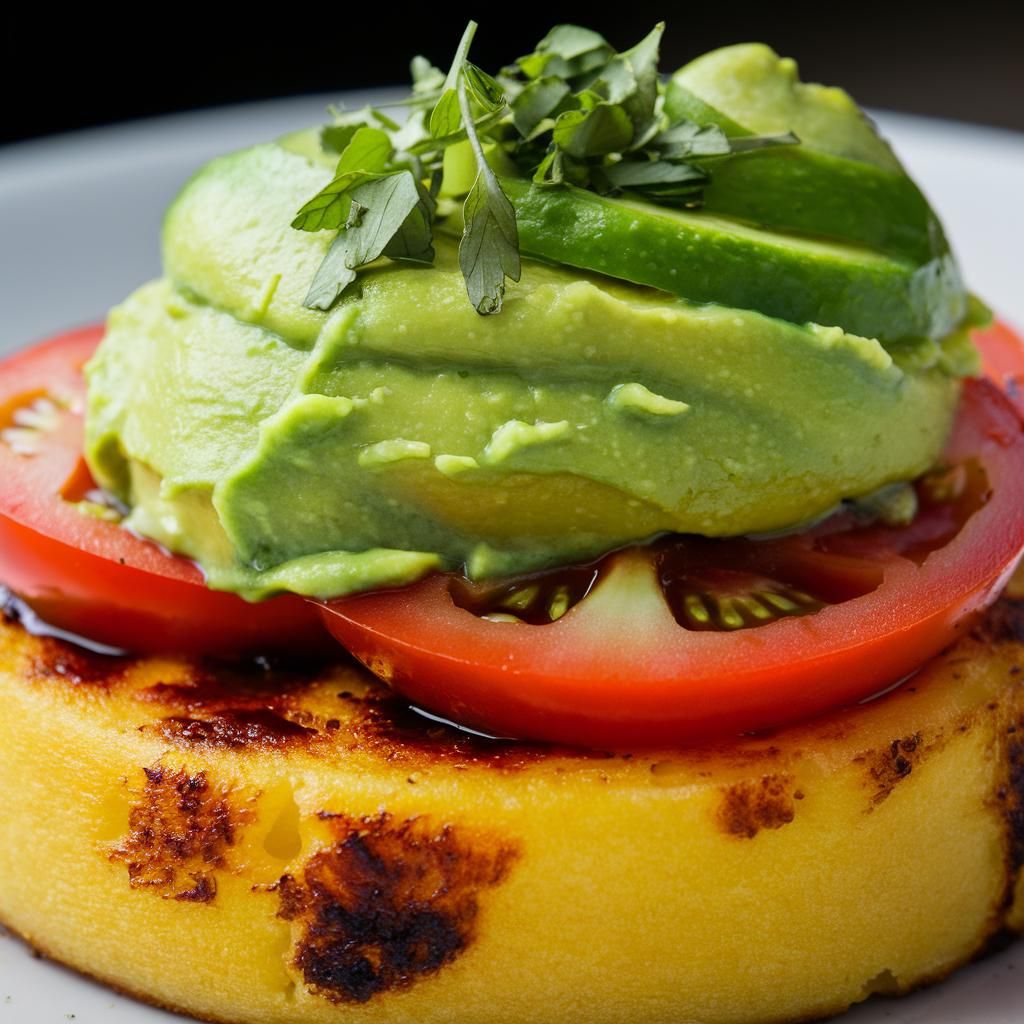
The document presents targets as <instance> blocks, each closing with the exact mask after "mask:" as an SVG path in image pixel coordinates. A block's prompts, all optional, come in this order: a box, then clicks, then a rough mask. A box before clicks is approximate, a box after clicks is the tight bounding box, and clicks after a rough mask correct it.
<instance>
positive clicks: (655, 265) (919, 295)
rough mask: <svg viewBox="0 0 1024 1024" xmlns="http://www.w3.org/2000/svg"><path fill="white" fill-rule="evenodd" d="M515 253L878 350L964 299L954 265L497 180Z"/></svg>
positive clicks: (958, 313)
mask: <svg viewBox="0 0 1024 1024" xmlns="http://www.w3.org/2000/svg"><path fill="white" fill-rule="evenodd" d="M502 187H503V188H504V189H505V191H506V192H507V193H508V195H509V198H510V199H511V200H512V203H513V205H514V206H515V208H516V218H517V224H518V227H519V241H520V246H521V248H522V251H523V252H524V253H527V254H528V255H532V256H535V257H537V258H539V259H545V260H551V261H553V262H558V263H564V264H566V265H568V266H575V267H581V268H585V269H587V270H592V271H597V272H599V273H603V274H608V275H609V276H611V277H616V278H619V279H622V280H626V281H633V282H635V283H637V284H643V285H648V286H650V287H653V288H659V289H661V290H662V291H665V292H669V293H673V294H675V295H678V296H680V297H683V298H686V299H688V300H690V301H691V302H714V303H717V304H719V305H724V306H733V307H738V308H741V309H756V310H760V311H761V312H762V313H765V314H766V315H768V316H773V317H778V318H780V319H782V320H788V321H790V322H791V323H797V324H801V323H818V324H828V325H835V326H839V327H842V328H843V329H844V330H845V331H848V332H849V333H851V334H859V335H862V336H864V337H869V338H877V339H879V340H880V341H882V342H883V343H888V342H897V341H901V340H903V339H906V338H922V337H923V338H933V339H935V338H940V337H942V336H944V335H946V334H948V333H949V332H950V331H952V330H953V329H954V328H955V327H956V326H957V325H958V324H959V323H960V321H961V320H962V319H963V317H964V314H965V312H966V309H967V295H966V292H965V290H964V286H963V282H962V281H961V279H960V274H959V270H958V268H957V266H956V263H955V261H954V260H953V258H952V256H951V255H948V254H947V255H945V256H941V257H938V258H936V259H932V260H929V261H928V262H927V263H925V264H924V265H921V266H918V265H916V264H914V263H912V262H909V261H907V260H903V259H897V258H894V257H888V256H884V255H882V254H880V253H875V252H872V251H870V250H867V249H860V248H853V247H850V246H846V245H841V244H838V243H831V242H826V241H818V240H815V239H810V238H801V237H797V236H793V235H781V234H777V233H775V232H770V231H763V230H760V229H758V228H755V227H750V226H748V225H744V224H741V223H738V222H736V221H732V220H728V219H726V218H723V217H717V216H714V215H711V214H708V213H704V212H690V211H685V210H670V209H668V208H665V207H653V206H650V205H647V204H641V203H636V202H631V201H629V200H627V199H614V198H609V197H607V196H600V195H596V194H595V193H593V192H587V191H584V190H582V189H578V188H575V187H574V186H571V185H563V186H559V187H555V188H552V187H542V186H538V185H533V184H531V183H529V182H525V181H522V180H519V179H512V178H505V179H502Z"/></svg>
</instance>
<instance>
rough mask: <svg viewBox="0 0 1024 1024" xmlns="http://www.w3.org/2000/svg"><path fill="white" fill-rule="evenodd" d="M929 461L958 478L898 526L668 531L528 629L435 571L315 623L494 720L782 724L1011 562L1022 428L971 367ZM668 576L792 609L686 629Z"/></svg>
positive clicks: (668, 725)
mask: <svg viewBox="0 0 1024 1024" xmlns="http://www.w3.org/2000/svg"><path fill="white" fill-rule="evenodd" d="M1018 360H1019V365H1020V366H1021V367H1024V360H1021V359H1020V358H1019V353H1018ZM945 460H946V462H947V463H948V465H949V466H950V467H952V474H953V476H954V477H956V476H959V477H961V478H962V479H961V483H960V491H961V492H962V493H961V494H960V496H959V497H956V496H954V498H953V499H952V500H946V501H936V502H931V503H929V502H927V501H926V502H925V504H924V506H923V507H922V511H921V513H920V514H919V516H918V517H917V519H915V521H914V523H913V524H912V525H910V526H908V527H905V528H883V527H871V528H867V529H864V530H856V529H853V530H851V529H845V530H835V528H834V524H825V526H823V527H822V528H820V529H819V530H815V531H810V532H808V533H806V534H804V535H801V536H798V537H793V538H787V539H785V540H782V541H776V542H765V543H762V544H758V543H757V542H752V541H738V542H732V543H729V542H710V541H700V540H694V541H690V542H687V541H682V542H679V543H680V544H681V545H682V547H677V548H676V549H675V550H676V552H677V554H676V555H675V556H673V557H675V558H676V560H677V563H678V562H679V559H680V558H681V559H682V566H683V568H682V569H680V565H679V564H676V566H675V568H672V567H671V566H670V567H669V569H668V570H666V569H665V565H666V557H667V556H666V555H665V549H664V548H661V547H659V546H658V545H654V546H651V547H648V548H632V549H627V550H625V551H623V552H619V553H617V554H615V555H613V556H610V557H609V558H608V559H606V560H605V561H604V562H603V563H602V564H601V565H600V566H599V567H596V568H595V567H589V568H583V569H580V570H578V572H579V573H582V575H581V576H578V577H577V578H576V579H575V581H573V580H570V581H569V582H567V583H564V584H560V585H563V586H564V587H565V593H563V594H561V596H560V597H559V599H560V600H563V601H568V602H569V603H572V602H573V601H575V603H574V604H572V607H571V608H570V609H569V610H568V611H567V612H566V613H565V614H564V615H562V616H561V617H559V618H557V620H556V621H548V622H546V623H544V624H541V621H542V620H541V619H539V618H537V617H536V616H533V615H532V614H531V609H530V607H525V608H524V611H525V614H524V615H522V616H519V615H517V616H516V617H515V619H514V620H512V621H501V620H502V619H503V618H504V619H509V618H511V616H509V615H502V614H499V615H497V616H493V617H491V618H485V617H483V614H482V613H481V607H474V605H473V600H472V599H471V598H470V599H467V597H466V594H467V592H469V593H472V592H473V588H468V590H467V585H466V584H463V583H459V582H458V581H456V580H454V579H453V578H452V577H450V576H443V575H436V576H433V577H430V578H428V579H426V580H424V581H423V582H421V583H418V584H415V585H414V586H411V587H407V588H404V589H402V590H395V591H385V592H379V593H375V594H366V595H361V596H358V597H353V598H348V599H345V600H340V601H334V602H330V603H327V604H325V605H323V617H324V621H325V623H326V624H327V626H328V628H329V629H330V630H331V631H332V633H333V634H334V635H335V636H336V637H337V638H338V639H339V640H340V641H341V642H342V643H343V644H345V646H346V647H348V649H349V650H350V651H352V653H354V654H355V655H356V657H358V658H359V659H360V660H361V661H363V662H364V663H365V664H366V665H368V666H369V667H370V668H371V669H372V670H373V671H374V672H376V673H377V674H378V675H380V676H381V677H382V678H384V679H385V680H386V681H387V682H388V683H389V684H390V685H391V686H392V687H394V689H396V690H397V691H398V692H400V693H402V694H403V695H404V696H405V697H407V698H408V699H409V700H410V701H411V702H412V703H413V704H416V705H418V706H421V707H423V708H425V709H428V710H429V711H431V712H434V713H436V714H438V715H440V716H442V717H444V718H447V719H450V720H452V721H455V722H458V723H461V724H463V725H467V726H471V727H473V728H476V729H479V730H482V731H484V732H488V733H491V734H495V735H502V736H514V737H520V738H524V739H531V740H550V741H555V742H559V743H575V744H579V745H583V746H591V747H601V748H630V747H638V746H660V745H670V744H677V743H681V742H694V741H699V740H704V739H708V738H711V737H718V736H725V735H735V734H738V733H741V732H749V731H754V730H762V729H767V728H772V727H775V726H780V725H784V724H786V723H789V722H793V721H796V720H799V719H803V718H807V717H810V716H813V715H815V714H818V713H820V712H823V711H825V710H828V709H831V708H835V707H838V706H841V705H844V704H850V703H853V702H856V701H860V700H863V699H865V698H868V697H870V696H872V695H873V694H875V693H878V692H879V691H881V690H883V689H885V688H887V687H889V686H891V685H893V684H894V683H896V682H898V681H899V680H900V679H902V678H903V677H905V676H907V675H908V674H909V673H912V672H913V671H915V670H916V669H917V668H918V667H919V666H920V665H921V664H923V663H924V662H925V661H926V660H927V659H929V658H930V657H932V656H934V655H935V654H937V653H938V652H939V651H940V650H942V648H944V647H945V646H946V645H948V644H949V643H950V642H951V641H953V640H954V639H955V638H956V637H957V635H958V633H959V632H960V631H962V630H963V629H965V628H967V625H968V624H969V622H970V621H971V617H972V615H973V614H975V613H977V612H979V611H980V610H981V609H983V608H984V607H986V606H987V605H988V604H989V603H991V602H992V601H993V600H994V599H995V598H996V597H997V596H998V594H999V593H1000V591H1001V589H1002V588H1003V586H1004V585H1005V583H1006V581H1007V580H1008V578H1009V576H1010V574H1011V573H1012V572H1013V570H1014V568H1015V566H1016V564H1017V562H1018V560H1019V558H1020V554H1021V551H1022V549H1024V426H1022V422H1021V420H1020V418H1019V417H1018V415H1017V413H1016V411H1015V410H1014V408H1013V407H1012V406H1011V404H1010V403H1009V401H1008V400H1007V398H1006V396H1005V395H1004V394H1003V392H1002V391H1000V390H999V389H998V388H997V387H996V386H995V385H994V384H992V383H991V382H990V381H987V380H970V381H966V382H965V384H964V389H963V396H962V400H961V405H960V410H959V414H958V418H957V422H956V426H955V429H954V432H953V436H952V438H951V440H950V442H949V445H948V448H947V450H946V454H945ZM687 544H689V546H688V547H687ZM714 547H717V553H716V554H713V555H709V548H714ZM670 548H671V545H670ZM679 551H682V555H679V554H678V552H679ZM687 572H689V573H690V577H689V578H688V579H687V580H686V581H684V584H685V585H684V587H683V589H684V590H686V592H687V593H688V594H692V593H693V592H694V589H695V587H696V589H697V590H699V589H700V587H703V588H704V590H705V592H706V593H705V597H706V598H707V600H705V610H707V608H708V607H709V605H708V600H710V601H711V602H712V604H713V606H714V608H715V609H716V614H719V613H720V605H719V604H718V603H716V602H720V601H721V599H722V598H723V595H724V596H726V597H728V596H729V595H730V594H731V595H732V596H733V603H732V605H731V608H732V613H733V619H734V620H735V616H736V615H739V616H740V617H741V618H742V617H743V616H744V615H747V616H748V617H749V616H750V615H752V614H753V613H752V612H750V606H744V605H743V603H742V600H745V599H746V598H747V597H748V596H749V594H750V592H751V591H752V589H754V588H756V587H760V588H761V590H760V591H756V592H757V593H760V594H761V595H762V596H761V597H760V598H758V600H757V602H756V604H759V605H760V606H761V608H762V611H763V610H764V609H766V608H767V609H768V611H769V612H770V611H771V610H772V608H773V605H772V603H771V600H772V599H769V598H766V597H764V592H765V588H766V587H769V586H772V585H774V586H776V591H777V593H776V598H775V599H774V600H776V601H777V600H779V595H780V594H781V598H782V599H784V600H788V601H789V602H790V604H793V605H796V606H798V607H797V608H796V612H799V614H797V613H796V612H790V613H787V614H785V615H784V616H783V617H779V618H775V617H774V616H773V615H769V616H768V617H769V619H770V620H771V621H768V622H766V624H763V625H756V623H755V622H753V621H748V622H746V623H744V624H743V625H745V626H746V627H747V628H739V627H737V628H734V629H727V628H724V627H725V626H727V625H728V623H725V622H723V621H719V622H718V623H717V626H718V628H701V623H700V622H699V621H694V620H692V618H691V620H690V621H687V619H686V614H688V613H687V611H686V608H685V602H684V603H683V611H682V612H680V607H681V605H680V601H679V600H678V599H677V600H675V601H673V600H672V593H671V588H672V586H673V583H674V581H675V580H678V579H679V578H680V576H683V577H686V573H687ZM723 573H724V575H723ZM716 574H717V575H716ZM730 574H731V575H730ZM780 578H781V579H782V581H783V585H782V587H781V588H780V587H779V585H778V581H779V580H780ZM694 580H696V581H697V583H699V586H697V583H695V582H694ZM787 587H788V588H789V590H788V591H787V590H786V588H787ZM816 590H817V591H818V593H815V591H816ZM805 591H810V592H809V593H805ZM552 593H554V591H553V590H552V589H551V587H548V589H547V590H546V591H544V594H545V600H548V599H553V598H550V595H551V594H552ZM787 593H788V596H787ZM566 594H567V595H568V597H566ZM708 594H710V597H708ZM666 595H667V596H668V600H667V599H666ZM800 595H803V597H801V596H800ZM737 596H738V597H740V598H741V599H742V600H741V601H740V602H739V603H737V602H736V601H735V597H737ZM804 597H806V598H807V602H806V603H805V604H804V606H803V607H799V605H800V603H801V601H802V600H803V598H804ZM525 604H526V605H529V604H530V602H525ZM737 609H738V610H737ZM495 619H497V620H498V621H495ZM733 624H734V625H736V623H735V621H734V622H733Z"/></svg>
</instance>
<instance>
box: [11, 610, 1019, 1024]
mask: <svg viewBox="0 0 1024 1024" xmlns="http://www.w3.org/2000/svg"><path fill="white" fill-rule="evenodd" d="M1022 667H1024V602H1021V601H1015V600H1011V599H1009V598H1004V599H1003V600H1002V601H1000V602H999V603H998V604H997V605H996V606H995V607H994V608H993V609H992V611H991V612H990V613H989V614H988V615H987V617H986V618H985V619H984V620H983V621H982V622H981V623H980V624H979V625H978V626H977V627H976V628H975V629H974V630H973V632H972V633H971V634H970V635H968V636H965V637H964V638H963V639H962V640H961V641H960V642H959V643H958V644H956V645H955V646H954V647H952V648H951V649H950V650H948V651H947V652H946V653H944V654H943V655H942V656H940V657H939V658H936V659H935V660H934V661H933V662H932V663H930V664H929V665H928V666H927V667H926V668H925V669H923V670H922V671H921V672H920V673H918V674H917V675H916V676H915V677H914V678H913V679H912V680H910V681H909V682H907V683H905V684H904V685H903V686H901V687H900V688H898V689H896V690H894V691H893V692H891V693H890V694H888V695H886V696H884V697H882V698H879V699H876V700H874V701H872V702H870V703H867V704H864V705H860V706H858V707H855V708H852V709H849V710H846V711H841V712H837V713H835V714H833V715H831V716H829V717H827V718H824V719H821V720H818V721H816V722H814V723H811V724H807V725H803V726H800V727H797V728H791V729H788V730H785V731H782V732H779V733H777V734H775V735H771V736H758V737H752V738H744V739H740V740H737V741H735V742H733V743H728V744H722V745H718V746H714V747H707V748H701V749H690V750H665V751H659V752H656V753H650V752H645V753H643V754H639V753H637V754H628V753H619V754H604V753H580V752H573V751H569V750H559V749H554V748H550V747H534V746H527V745H520V744H511V743H501V742H495V741H486V740H482V739H474V738H472V737H469V736H466V735H464V734H459V733H456V732H454V731H452V730H449V729H447V728H445V727H444V726H440V725H437V726H435V725H433V724H432V723H430V722H428V721H425V720H423V719H422V718H420V717H419V716H416V715H414V714H413V713H411V712H410V711H408V710H407V709H405V708H404V707H403V705H402V704H401V703H400V702H399V701H398V700H397V699H396V698H394V697H392V696H391V695H390V693H389V691H387V690H386V689H383V688H382V687H381V686H380V685H379V684H377V683H376V682H375V681H374V680H373V679H372V678H371V677H369V676H368V675H367V674H366V673H365V672H363V671H361V670H360V669H358V668H356V667H354V666H353V665H351V664H348V663H340V664H336V665H332V666H329V667H322V666H321V667H310V666H306V667H302V668H300V667H297V666H290V667H288V668H280V667H274V666H270V665H266V664H254V665H249V666H245V667H238V666H234V667H230V668H229V667H224V666H216V665H213V664H205V663H199V662H187V661H181V660H173V659H157V658H148V659H140V660H114V659H106V658H102V657H98V656H95V655H89V654H86V653H84V652H82V651H80V650H79V649H77V648H73V647H70V646H68V645H66V644H63V643H61V642H59V641H56V640H52V639H42V638H38V637H33V636H30V635H29V634H28V633H26V632H25V630H24V629H23V628H22V627H21V626H20V625H19V623H18V622H17V621H16V617H15V616H13V615H8V616H7V617H6V618H5V620H4V621H0V702H2V707H3V713H2V715H0V801H2V805H3V814H2V815H0V919H2V920H3V921H4V922H6V923H7V924H8V925H9V926H10V927H12V928H13V929H15V930H16V931H17V932H18V933H20V934H21V935H23V936H24V937H25V938H26V939H27V941H28V942H30V943H31V944H32V945H33V946H35V947H37V948H38V949H40V950H41V951H43V952H45V953H46V954H47V955H48V956H51V957H53V958H54V959H57V960H60V961H62V962H65V963H67V964H70V965H72V966H73V967H75V968H77V969H79V970H81V971H84V972H87V973H89V974H91V975H94V976H96V977H98V978H100V979H102V980H103V981H105V982H107V983H109V984H111V985H114V986H116V987H118V988H121V989H123V990H126V991H129V992H132V993H134V994H136V995H138V996H140V997H141V998H143V999H146V1000H148V1001H151V1002H155V1003H158V1004H160V1005H164V1006H167V1007H173V1008H176V1009H178V1010H180V1011H182V1012H185V1013H190V1014H194V1015H196V1016H198V1017H202V1018H208V1019H211V1020H218V1021H228V1022H232V1024H249V1022H254V1024H255V1022H260V1024H294V1022H303V1024H306V1022H309V1024H318V1022H332V1024H335V1022H346V1021H358V1022H363V1021H365V1022H388V1024H406V1022H408V1024H413V1022H415V1024H434V1022H437V1024H440V1022H450V1021H453V1020H457V1021H459V1022H460V1024H475V1022H479V1024H501V1022H509V1024H512V1022H515V1024H529V1022H537V1024H542V1022H543V1024H558V1022H581V1024H582V1022H586V1024H601V1022H609V1024H611V1022H616V1024H619V1022H622V1021H637V1022H644V1024H648V1022H658V1021H665V1022H670V1021H671V1022H675V1024H678V1022H682V1021H686V1022H703V1024H727V1022H737V1024H738V1022H755V1021H756V1022H758V1024H765V1022H771V1021H790V1020H797V1019H807V1018H815V1017H821V1016H825V1015H828V1014H831V1013H835V1012H838V1011H840V1010H842V1009H844V1008H846V1007H847V1006H849V1005H850V1004H851V1003H854V1002H857V1001H858V1000H861V999H863V998H865V997H866V996H868V995H870V994H872V993H875V992H882V993H893V994H895V993H901V992H905V991H908V990H909V989H911V988H913V987H914V986H916V985H919V984H922V983H926V982H929V981H932V980H936V979H939V978H941V977H942V976H944V975H945V974H947V973H948V972H949V971H951V970H953V969H954V968H955V967H956V966H958V965H959V964H962V963H964V962H965V961H967V960H969V959H971V958H972V957H974V956H975V955H977V954H978V953H979V952H981V951H983V950H984V949H985V948H987V947H988V945H989V944H991V943H993V942H995V941H998V940H999V939H1000V938H1001V937H1002V936H1004V935H1005V934H1006V933H1007V932H1019V931H1021V930H1022V929H1024V882H1022V880H1021V874H1022V871H1021V869H1022V864H1024V672H1022V671H1021V669H1022Z"/></svg>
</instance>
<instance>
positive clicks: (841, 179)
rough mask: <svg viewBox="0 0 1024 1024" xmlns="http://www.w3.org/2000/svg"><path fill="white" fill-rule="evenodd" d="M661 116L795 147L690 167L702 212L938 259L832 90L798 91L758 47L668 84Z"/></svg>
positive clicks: (909, 200) (860, 124) (935, 226)
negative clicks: (700, 182) (702, 179)
mask: <svg viewBox="0 0 1024 1024" xmlns="http://www.w3.org/2000/svg"><path fill="white" fill-rule="evenodd" d="M766 94H767V96H769V97H770V101H769V103H770V104H771V106H770V109H766V107H767V106H768V104H766V102H765V100H764V99H763V97H764V96H765V95H766ZM819 110H823V111H824V115H827V116H824V115H823V114H819ZM665 111H666V113H667V114H668V115H669V116H670V117H672V118H674V119H679V118H686V119H688V120H691V121H695V122H696V123H698V124H714V125H717V126H718V127H720V128H721V129H722V130H723V131H724V132H725V133H726V134H727V135H729V136H730V137H737V136H739V137H742V136H749V135H754V134H772V133H778V132H784V131H794V132H795V133H796V134H797V136H798V137H799V138H800V140H801V142H800V145H798V146H793V147H779V148H774V149H765V150H755V151H752V152H748V153H743V154H739V155H736V156H733V157H728V158H720V159H709V160H706V161H698V162H701V163H702V164H703V165H704V166H705V167H707V169H708V170H709V171H710V172H711V175H712V180H711V184H710V186H708V188H707V189H706V190H705V192H704V209H706V210H707V211H709V212H712V213H721V214H725V215H728V216H734V217H739V218H742V219H744V220H748V221H751V222H752V223H756V224H760V225H763V226H765V227H768V228H772V229H775V230H780V231H794V232H799V233H804V234H810V235H818V236H824V237H828V238H835V239H839V240H842V241H846V242H851V243H854V244H859V245H865V246H869V247H871V248H875V249H878V250H880V251H882V252H886V253H890V254H892V255H894V256H899V257H904V258H907V259H910V260H913V261H914V262H916V263H922V264H923V263H926V262H928V261H930V260H933V259H937V258H941V257H943V256H945V255H947V254H948V251H949V245H948V243H947V242H946V239H945V235H944V234H943V231H942V226H941V225H940V224H939V221H938V218H936V216H935V214H934V213H933V212H932V209H931V207H930V206H929V204H928V201H927V200H926V199H925V198H924V196H923V195H922V194H921V191H920V189H918V187H917V186H916V185H915V184H914V182H913V181H912V180H911V178H910V177H909V176H908V175H907V174H906V172H905V171H904V170H903V168H902V167H901V166H900V164H899V162H898V161H897V160H896V159H895V157H894V156H893V155H892V151H891V150H890V149H889V147H888V146H887V145H886V144H885V142H884V141H883V140H881V139H880V138H879V137H878V135H877V133H876V132H875V130H874V128H873V127H872V125H871V123H870V121H868V120H867V118H866V117H865V115H864V114H863V112H862V111H860V109H859V108H858V107H857V105H856V104H855V103H854V101H853V100H852V99H850V97H849V96H848V95H847V94H846V93H845V92H843V91H842V90H841V89H832V88H825V87H823V86H818V85H813V84H810V85H809V84H804V83H802V82H800V81H799V79H798V78H797V72H796V65H795V64H794V63H793V62H792V61H791V60H787V59H785V58H780V57H779V56H778V55H777V54H775V53H774V52H773V51H772V50H770V49H769V48H768V47H766V46H763V45H761V44H757V43H749V44H742V45H739V46H731V47H726V48H724V49H721V50H716V51H714V52H712V53H710V54H706V55H705V56H703V57H700V58H698V59H697V60H695V61H693V62H691V63H690V64H687V65H686V66H684V67H682V68H680V69H679V70H678V71H677V72H676V73H675V74H674V75H673V76H672V78H671V79H670V80H669V83H668V86H667V89H666V93H665ZM780 126H781V127H780Z"/></svg>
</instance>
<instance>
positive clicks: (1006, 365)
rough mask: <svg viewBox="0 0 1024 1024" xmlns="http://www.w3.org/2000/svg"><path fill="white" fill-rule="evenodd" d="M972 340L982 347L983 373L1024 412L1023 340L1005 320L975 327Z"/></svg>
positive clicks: (979, 347)
mask: <svg viewBox="0 0 1024 1024" xmlns="http://www.w3.org/2000/svg"><path fill="white" fill-rule="evenodd" d="M974 343H975V344H976V345H977V346H978V349H979V350H980V351H981V359H982V368H983V370H984V372H985V375H986V376H988V377H989V378H990V379H992V380H993V381H995V382H996V384H998V385H999V387H1000V388H1002V390H1003V391H1005V392H1006V394H1007V396H1008V397H1009V399H1010V401H1012V402H1013V403H1014V405H1016V406H1017V409H1018V411H1019V412H1020V413H1021V415H1022V416H1024V341H1022V339H1021V338H1020V337H1018V335H1016V334H1015V333H1014V332H1013V331H1012V330H1010V328H1009V327H1007V325H1006V324H1002V323H995V324H993V325H992V326H991V327H988V328H986V329H985V330H983V331H976V332H975V334H974Z"/></svg>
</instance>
